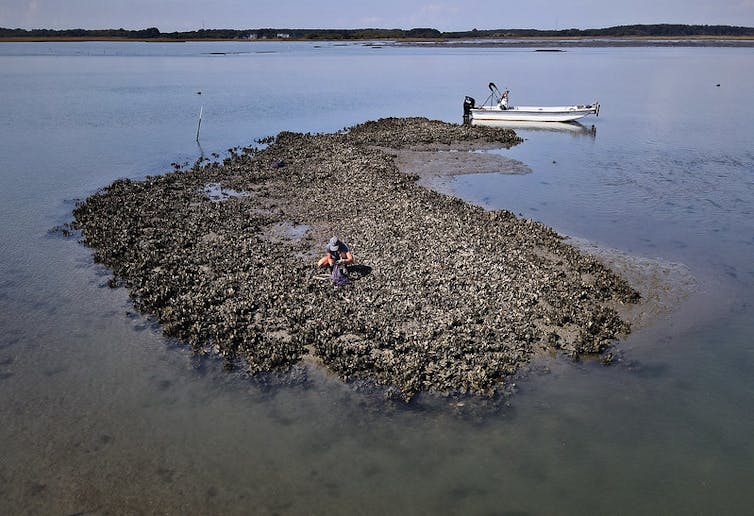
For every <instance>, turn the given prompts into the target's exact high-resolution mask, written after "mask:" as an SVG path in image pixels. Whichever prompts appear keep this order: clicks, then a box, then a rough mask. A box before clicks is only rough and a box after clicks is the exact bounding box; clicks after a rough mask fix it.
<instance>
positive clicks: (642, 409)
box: [0, 42, 754, 514]
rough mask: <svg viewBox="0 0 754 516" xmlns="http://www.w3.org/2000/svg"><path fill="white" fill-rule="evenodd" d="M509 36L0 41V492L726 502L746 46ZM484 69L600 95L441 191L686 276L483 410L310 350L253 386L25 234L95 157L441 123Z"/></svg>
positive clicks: (301, 507) (383, 509) (166, 500)
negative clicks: (389, 402) (564, 46)
mask: <svg viewBox="0 0 754 516" xmlns="http://www.w3.org/2000/svg"><path fill="white" fill-rule="evenodd" d="M531 50H532V49H515V50H508V49H437V48H433V49H412V48H392V47H383V48H371V47H368V46H362V45H334V44H331V43H320V44H316V45H315V44H313V43H312V44H307V43H173V44H146V43H135V42H134V43H23V44H15V43H3V44H2V45H0V70H2V71H0V76H1V77H2V81H0V94H2V98H3V106H4V108H3V112H4V113H3V122H2V126H0V127H1V129H0V178H1V180H2V189H0V210H2V211H1V212H0V213H2V216H3V217H2V218H3V222H4V224H3V225H2V227H0V237H1V238H2V244H3V245H2V246H0V328H1V329H2V332H0V421H2V424H0V443H2V452H1V454H0V511H2V512H3V513H59V514H70V513H89V512H91V513H133V512H168V513H190V512H193V513H258V514H265V513H285V514H299V513H335V514H338V513H342V514H349V513H354V512H356V511H358V512H361V513H385V514H393V513H408V514H430V513H451V514H480V513H481V514H486V513H491V514H505V513H509V514H584V513H601V514H641V513H679V514H685V513H700V514H721V513H723V514H736V513H737V514H745V513H748V512H749V511H750V510H751V506H752V503H754V495H752V492H751V489H750V485H751V481H752V480H754V475H753V474H752V467H751V465H752V464H753V463H754V444H753V441H752V439H751V436H752V435H754V382H752V377H753V374H754V308H753V307H752V306H753V304H752V302H753V301H754V294H753V292H754V289H752V287H753V286H754V216H753V215H752V209H753V208H754V151H752V149H754V136H752V135H754V103H752V102H751V99H750V96H751V84H752V83H753V82H754V51H753V50H752V49H721V48H720V49H718V48H700V49H672V48H667V49H656V48H645V49H641V48H638V49H637V48H633V49H620V48H605V49H600V48H584V49H569V50H568V51H567V52H564V53H535V52H532V51H531ZM213 52H214V53H217V52H225V54H213ZM490 80H494V81H496V82H497V83H498V85H499V86H506V87H508V88H510V89H511V92H512V102H513V103H519V102H520V103H521V104H561V103H583V102H590V101H592V100H599V101H600V102H601V103H602V106H603V108H602V112H601V115H600V117H599V118H587V119H585V125H586V126H591V125H592V124H594V125H595V127H596V131H594V132H592V131H591V130H584V131H543V130H534V129H524V130H521V131H520V134H521V135H522V136H524V137H525V138H526V139H527V140H526V141H525V142H524V143H523V144H521V145H519V146H517V147H515V148H513V149H510V150H505V151H496V152H502V153H503V154H504V155H506V156H510V157H513V158H515V159H518V160H521V161H523V162H525V163H527V164H528V165H529V166H530V168H531V169H532V173H531V174H528V175H525V176H506V175H498V174H489V175H480V176H462V177H459V178H457V179H455V180H454V181H453V183H452V186H453V188H454V189H455V190H456V191H457V192H458V193H459V195H462V196H463V197H464V198H466V199H468V200H470V201H472V202H476V203H480V204H483V205H485V206H488V207H490V208H508V209H511V210H513V211H514V212H516V213H521V214H522V215H524V216H526V217H531V218H535V219H537V220H540V221H542V222H544V223H546V224H548V225H551V226H553V227H555V228H556V229H557V230H558V231H561V232H563V233H565V234H568V235H572V236H576V237H580V238H584V239H588V240H590V241H593V242H596V243H598V244H600V245H603V246H606V247H611V248H616V249H619V250H622V251H626V252H630V253H632V254H635V255H638V256H643V257H650V258H659V259H662V260H664V261H671V262H678V263H682V264H684V265H685V266H687V267H688V268H689V269H690V270H691V272H692V273H693V274H694V276H695V277H696V278H697V281H698V283H699V288H698V290H697V292H696V293H695V294H693V295H692V296H691V297H690V298H689V299H688V300H687V301H686V302H685V303H684V304H683V305H681V306H680V307H679V308H678V309H677V310H676V312H675V313H674V314H672V315H670V316H667V317H663V318H661V319H660V320H659V321H658V322H657V323H656V324H654V325H652V326H651V327H649V328H646V329H644V330H641V331H639V332H635V333H634V334H632V335H631V336H630V338H629V339H627V341H625V342H623V343H621V344H620V349H621V350H622V351H623V353H624V357H625V362H630V363H631V364H633V365H632V366H631V367H628V366H623V365H619V366H616V367H610V368H605V367H602V366H600V365H599V364H597V363H594V362H590V361H586V362H581V363H570V362H566V361H564V360H562V359H555V360H553V361H551V362H549V363H547V364H546V365H547V366H548V367H549V370H550V374H534V375H532V376H530V377H529V378H526V379H524V380H522V381H520V382H518V389H519V391H518V394H517V395H516V396H514V397H513V399H512V400H511V401H510V406H509V407H506V408H504V409H503V410H502V411H500V412H499V413H496V414H494V415H491V416H487V417H484V418H468V417H459V416H457V415H455V414H454V411H452V410H449V409H442V410H438V409H429V408H426V407H424V408H422V407H409V408H402V407H393V406H383V405H376V404H375V403H374V402H373V401H372V400H370V399H369V398H368V397H366V396H365V395H362V394H359V393H355V392H353V391H352V389H351V388H350V387H349V386H344V385H342V384H341V383H340V382H339V381H337V380H334V379H332V378H329V377H325V376H322V375H320V374H317V373H313V375H312V381H311V385H309V386H308V387H307V388H303V387H288V388H277V389H266V388H264V387H263V386H260V385H258V384H256V383H254V382H250V381H249V380H248V379H247V378H244V377H243V376H241V375H236V374H226V373H224V372H223V371H222V370H221V369H220V368H219V367H217V365H216V364H214V363H212V362H201V361H198V360H196V359H195V358H193V357H191V355H190V353H189V352H187V351H186V350H185V349H183V348H182V347H180V346H176V345H175V344H173V343H170V342H168V341H166V340H165V339H163V338H162V337H161V335H160V331H159V328H156V327H154V326H153V325H151V324H150V323H149V321H147V320H145V319H143V318H142V317H140V316H137V315H134V314H133V312H132V308H131V306H130V304H129V302H128V298H127V295H126V293H125V291H123V290H122V289H120V290H111V289H108V288H106V287H105V286H104V285H105V282H106V280H107V278H108V274H107V271H106V270H104V269H102V268H101V267H99V266H97V265H95V264H93V263H92V259H91V253H90V251H89V250H88V249H86V248H84V247H82V246H81V245H80V244H78V243H77V242H76V241H75V239H63V238H61V237H58V236H49V235H48V234H47V231H48V229H50V228H52V227H53V226H56V225H58V224H62V223H64V222H67V221H69V220H70V218H71V217H70V212H71V209H72V207H73V202H74V200H75V199H77V198H84V197H86V196H87V195H89V194H91V193H93V192H95V191H96V190H98V189H99V188H102V187H104V186H106V185H108V184H109V183H110V182H111V181H113V180H114V179H116V178H119V177H131V178H140V177H143V176H145V175H149V174H157V173H162V172H164V171H166V170H169V169H170V168H171V167H170V164H171V163H172V162H178V163H182V162H185V161H189V162H193V161H194V160H195V159H196V158H197V157H198V156H200V155H201V154H206V155H208V154H209V153H211V152H218V153H221V154H222V153H224V151H225V150H226V149H228V148H230V147H234V146H237V145H248V144H250V143H251V142H252V140H253V139H255V138H259V137H263V136H267V135H270V134H275V133H277V132H279V131H281V130H295V131H334V130H337V129H340V128H343V127H345V126H349V125H352V124H355V123H358V122H361V121H364V120H367V119H374V118H379V117H384V116H405V115H419V116H428V117H431V118H438V119H442V120H447V121H460V120H459V119H460V114H461V102H462V100H463V95H466V94H471V95H474V96H475V97H476V98H477V100H481V99H483V98H484V96H485V85H486V84H487V83H488V82H489V81H490ZM718 84H719V86H717V85H718ZM199 91H201V92H202V94H201V95H197V92H199ZM202 107H203V109H204V119H203V122H202V130H201V146H200V147H199V146H197V144H196V143H195V142H194V136H195V132H196V122H197V117H198V113H199V110H200V108H202ZM587 128H588V127H587Z"/></svg>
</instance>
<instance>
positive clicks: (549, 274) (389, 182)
mask: <svg viewBox="0 0 754 516" xmlns="http://www.w3.org/2000/svg"><path fill="white" fill-rule="evenodd" d="M519 141H520V139H519V138H518V137H517V136H516V135H515V133H513V132H512V131H510V130H506V129H494V128H488V127H470V126H461V125H456V124H447V123H443V122H437V121H430V120H427V119H423V118H410V119H394V118H392V119H382V120H378V121H376V122H367V123H364V124H360V125H358V126H355V127H352V128H350V129H348V130H344V131H342V132H339V133H336V134H315V135H311V134H298V133H290V132H283V133H280V134H279V135H278V136H277V137H276V138H275V140H274V142H272V143H271V144H270V145H269V146H268V147H267V148H266V149H264V150H261V151H258V150H256V149H250V148H247V149H244V150H243V151H242V152H240V153H239V152H233V153H232V154H231V156H230V157H229V158H227V159H225V160H224V161H223V163H208V164H204V165H199V164H197V165H195V166H194V167H193V168H191V169H190V170H184V171H175V172H171V173H168V174H165V175H163V176H158V177H148V178H146V179H145V180H143V181H130V180H119V181H116V182H115V183H113V184H112V185H110V186H109V187H107V188H106V189H104V190H103V191H102V192H100V193H97V194H95V195H93V196H91V197H89V198H88V199H87V200H86V201H84V202H82V203H81V204H79V205H78V206H77V207H76V209H75V210H74V216H75V224H76V226H77V227H78V228H80V229H81V230H82V232H83V241H84V243H85V244H86V245H88V246H90V247H92V248H93V250H94V256H95V260H96V261H98V262H101V263H103V264H104V265H106V266H108V267H109V268H111V269H112V271H113V275H114V277H115V278H116V279H117V282H119V283H121V284H123V285H124V286H125V287H126V288H127V289H128V290H129V292H130V295H131V297H132V299H133V302H134V304H135V306H136V307H137V308H138V309H139V310H140V311H142V312H144V313H148V314H151V315H153V316H154V317H155V318H156V319H157V320H158V321H159V322H160V323H161V324H162V328H163V330H164V332H165V334H167V335H169V336H172V337H176V338H178V339H181V340H183V341H185V342H187V343H188V344H190V345H191V346H192V347H193V348H194V349H195V350H196V351H198V352H214V353H217V354H219V355H221V356H222V357H224V358H225V359H226V360H227V361H228V363H229V364H231V363H236V362H238V361H240V362H241V363H243V364H244V366H245V367H246V368H247V369H248V370H249V371H250V372H251V373H257V372H262V371H279V370H286V369H288V368H290V367H292V366H293V365H295V364H297V363H298V362H300V361H301V360H302V359H303V358H304V357H306V356H307V355H314V356H315V357H316V359H317V360H318V361H320V362H321V363H322V364H324V365H325V366H326V367H327V368H329V369H330V370H331V371H333V372H334V373H336V374H337V375H338V376H340V377H341V378H342V379H344V380H355V379H366V380H368V381H370V382H374V383H375V384H378V385H383V386H385V387H386V388H387V389H388V390H389V391H391V392H393V393H396V394H399V395H400V396H402V397H403V398H404V399H410V398H411V397H412V396H414V395H415V394H417V393H419V392H422V391H433V392H439V393H443V394H450V393H458V392H461V393H475V394H480V395H493V394H494V393H495V392H496V391H497V389H499V388H500V387H501V386H502V385H503V384H504V382H505V380H506V378H508V377H509V376H510V375H512V374H513V373H515V372H516V371H517V370H518V369H519V367H521V366H522V365H525V364H527V363H528V362H529V361H530V360H531V359H532V358H533V357H534V356H535V355H537V354H539V353H541V352H543V351H552V350H560V351H562V352H564V353H566V354H567V355H570V356H573V357H577V356H580V355H582V354H592V353H598V352H601V351H603V350H605V349H606V348H607V347H608V346H609V345H610V344H611V342H612V341H613V340H614V339H616V338H618V337H619V336H621V335H623V334H625V333H627V332H628V331H629V327H628V324H627V323H626V322H625V321H624V320H623V319H621V317H620V316H619V315H618V313H617V311H616V309H615V307H616V306H620V305H623V304H632V303H635V302H637V300H638V298H639V295H638V293H637V292H636V291H635V290H634V289H633V288H632V287H631V286H629V284H628V283H627V282H626V281H625V280H623V279H622V278H621V277H619V276H618V275H616V274H615V273H614V272H612V271H611V270H610V269H609V268H608V267H606V266H605V265H603V264H602V263H601V262H600V261H599V260H598V259H596V258H594V257H592V256H588V255H586V254H584V253H582V252H579V251H578V250H577V249H576V248H575V247H573V246H571V245H569V244H567V243H565V242H564V239H563V237H561V236H560V235H558V234H556V233H555V232H554V231H552V230H551V229H549V228H547V227H545V226H544V225H542V224H540V223H538V222H535V221H532V220H526V219H520V218H517V217H516V216H515V215H514V214H512V213H511V212H508V211H505V210H501V211H485V210H484V209H482V208H480V207H477V206H473V205H471V204H469V203H466V202H464V201H462V200H460V199H457V198H454V197H451V196H448V195H445V194H442V193H439V192H436V191H433V190H430V189H427V188H425V187H423V186H422V185H420V184H418V183H417V180H418V179H419V175H417V174H416V173H413V172H412V170H411V167H410V162H404V163H403V164H402V166H403V167H404V169H406V172H408V173H406V172H401V171H400V170H399V168H398V165H397V162H400V161H401V160H402V159H403V158H402V157H401V156H404V154H402V153H406V152H428V151H427V150H426V149H429V148H434V149H435V151H437V150H438V149H439V148H445V147H444V146H449V147H448V148H447V149H446V150H445V152H450V151H449V150H448V149H449V148H450V147H453V146H455V147H453V148H456V149H458V148H467V149H468V148H474V147H475V146H481V147H485V146H489V145H495V146H498V147H504V146H509V145H513V144H516V143H518V142H519ZM459 146H460V147H459ZM386 149H395V150H386ZM417 149H423V150H421V151H419V150H417ZM458 152H463V151H458ZM424 157H425V158H428V157H429V158H428V159H430V161H431V160H433V159H435V158H433V157H431V156H429V155H425V156H424ZM414 158H416V156H414ZM425 161H426V160H425ZM414 162H415V163H420V162H421V160H419V161H416V159H414ZM407 163H408V165H407ZM498 164H500V163H498ZM422 166H424V165H417V167H416V171H417V172H421V171H420V170H419V169H420V168H421V167H422ZM429 168H430V169H431V168H432V167H429ZM514 168H515V167H514ZM501 171H504V170H501ZM425 172H426V171H425ZM427 173H429V174H432V173H433V172H431V171H430V172H427ZM208 185H210V186H211V188H209V189H208ZM208 192H214V194H213V195H210V194H208ZM218 192H220V193H219V194H218ZM301 228H304V230H302V229H301ZM333 234H337V235H340V236H341V237H342V238H343V239H344V240H345V241H346V242H347V243H348V244H349V246H351V247H352V249H353V251H354V254H355V257H356V263H357V265H355V266H354V267H352V270H351V276H352V280H353V281H352V282H351V284H349V285H347V286H345V287H342V288H339V289H335V288H334V287H333V286H332V284H331V283H330V282H329V281H328V280H327V276H326V275H325V274H323V273H322V272H319V271H317V270H315V268H314V266H313V265H314V262H315V261H316V259H317V258H319V256H320V255H321V254H322V252H323V249H324V244H325V243H326V242H327V240H328V239H329V237H330V236H331V235H333Z"/></svg>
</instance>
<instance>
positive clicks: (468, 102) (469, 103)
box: [463, 95, 476, 116]
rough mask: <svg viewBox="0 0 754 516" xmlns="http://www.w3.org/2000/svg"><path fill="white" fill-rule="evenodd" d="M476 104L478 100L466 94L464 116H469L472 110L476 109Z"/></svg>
mask: <svg viewBox="0 0 754 516" xmlns="http://www.w3.org/2000/svg"><path fill="white" fill-rule="evenodd" d="M475 105H476V100H474V98H473V97H469V96H468V95H467V96H466V98H465V99H463V116H469V115H470V114H471V110H472V109H474V106H475Z"/></svg>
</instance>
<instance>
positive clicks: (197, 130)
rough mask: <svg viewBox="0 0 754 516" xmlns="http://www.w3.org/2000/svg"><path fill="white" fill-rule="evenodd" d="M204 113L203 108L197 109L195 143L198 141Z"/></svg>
mask: <svg viewBox="0 0 754 516" xmlns="http://www.w3.org/2000/svg"><path fill="white" fill-rule="evenodd" d="M203 112H204V106H202V107H201V108H199V124H198V125H197V126H196V141H197V142H198V141H199V129H201V128H202V113H203Z"/></svg>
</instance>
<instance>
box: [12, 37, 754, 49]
mask: <svg viewBox="0 0 754 516" xmlns="http://www.w3.org/2000/svg"><path fill="white" fill-rule="evenodd" d="M89 41H91V42H129V43H187V42H238V43H281V42H299V43H300V42H309V43H316V44H321V43H341V44H343V43H353V44H358V43H369V42H374V41H381V42H384V43H386V44H388V45H391V46H432V47H478V48H483V47H531V46H548V47H653V46H698V47H754V36H630V37H615V36H542V37H534V36H522V37H512V38H489V37H484V38H464V39H449V38H445V39H439V40H438V39H427V38H364V39H349V40H340V39H331V40H316V39H307V38H287V39H237V38H202V39H199V38H190V39H175V38H148V39H147V38H144V39H134V38H125V37H86V36H82V37H71V36H66V37H31V36H30V37H6V38H2V37H0V43H53V42H60V43H83V42H89Z"/></svg>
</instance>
